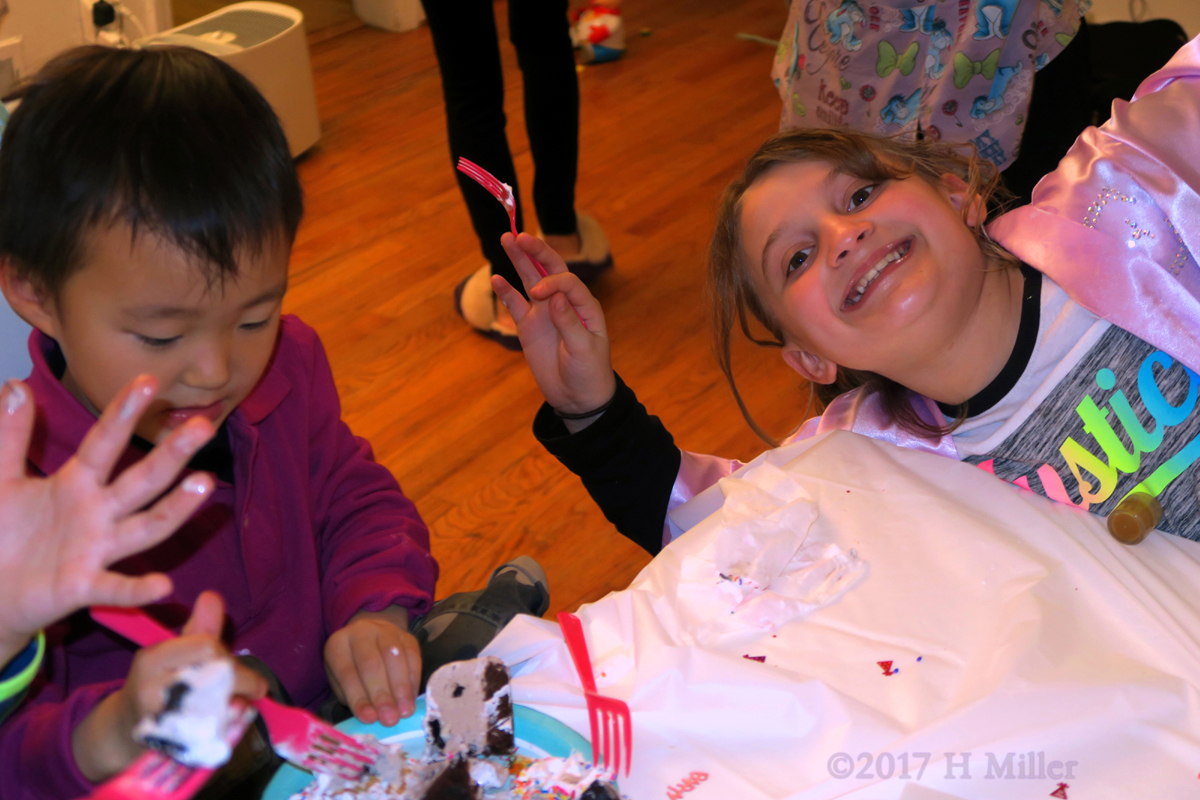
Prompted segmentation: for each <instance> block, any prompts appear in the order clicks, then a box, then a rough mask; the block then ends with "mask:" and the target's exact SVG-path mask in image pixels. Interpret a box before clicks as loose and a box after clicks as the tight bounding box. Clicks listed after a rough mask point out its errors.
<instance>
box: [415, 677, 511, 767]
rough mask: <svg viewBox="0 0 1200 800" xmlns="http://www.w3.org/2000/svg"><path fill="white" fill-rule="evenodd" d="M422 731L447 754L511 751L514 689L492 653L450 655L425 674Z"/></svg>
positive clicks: (475, 754)
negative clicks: (469, 656)
mask: <svg viewBox="0 0 1200 800" xmlns="http://www.w3.org/2000/svg"><path fill="white" fill-rule="evenodd" d="M425 736H426V737H427V739H428V740H429V743H430V744H431V745H432V746H433V747H434V748H436V750H437V751H439V752H442V753H445V754H446V756H447V757H449V758H454V757H456V756H461V755H467V756H474V757H482V758H486V757H488V756H509V755H512V754H513V749H514V748H513V710H512V689H511V687H510V686H509V683H508V668H507V667H505V666H504V662H503V661H501V660H500V659H498V658H495V657H491V656H489V657H487V658H475V659H471V660H470V661H454V662H451V663H449V664H446V665H445V666H443V667H440V668H439V669H438V670H437V671H436V672H434V673H433V675H431V676H430V677H429V683H428V685H427V686H426V688H425Z"/></svg>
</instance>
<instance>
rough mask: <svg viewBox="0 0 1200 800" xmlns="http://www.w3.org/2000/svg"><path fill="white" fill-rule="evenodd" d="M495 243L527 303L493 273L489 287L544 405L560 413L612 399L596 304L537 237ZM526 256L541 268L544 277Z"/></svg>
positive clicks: (601, 320) (612, 383) (581, 410)
mask: <svg viewBox="0 0 1200 800" xmlns="http://www.w3.org/2000/svg"><path fill="white" fill-rule="evenodd" d="M500 243H501V244H502V245H503V246H504V251H505V252H506V253H508V257H509V258H511V259H512V262H513V265H514V266H515V267H516V268H517V274H519V275H520V276H521V281H522V283H524V285H525V291H526V292H528V293H529V300H526V299H525V298H524V297H522V296H521V293H520V292H518V291H517V290H516V289H514V288H513V287H511V286H509V285H508V281H506V280H504V278H502V277H500V276H498V275H493V276H492V289H493V291H495V292H496V296H497V297H498V298H500V302H502V303H504V305H505V306H506V307H507V308H508V310H509V313H511V314H512V317H513V320H514V321H515V322H516V323H517V333H518V334H519V335H520V337H521V348H522V349H523V350H524V352H525V360H526V361H527V362H528V363H529V368H530V370H532V371H533V377H534V380H536V381H537V385H538V388H539V389H541V390H542V395H543V396H544V397H545V398H546V402H547V403H549V404H550V405H551V406H552V407H554V408H555V409H557V410H559V411H561V412H563V413H564V414H581V413H584V412H586V411H591V410H592V409H594V408H599V407H600V406H602V405H604V404H605V403H607V402H608V401H609V400H610V399H612V396H613V393H614V392H615V391H616V387H617V379H616V376H615V375H614V374H613V369H612V362H611V360H610V357H609V345H608V330H607V328H605V326H604V313H603V311H601V309H600V304H599V303H598V302H596V298H594V297H592V294H591V292H589V291H588V290H587V287H586V286H584V285H583V281H581V280H579V278H577V277H575V276H574V275H572V274H571V273H570V272H568V271H567V265H566V263H564V262H563V260H562V258H561V257H560V256H559V255H558V253H556V252H554V250H553V249H551V248H550V247H549V246H548V245H547V244H546V243H545V242H543V241H542V240H541V239H538V238H536V237H533V236H530V235H529V234H527V233H522V234H521V235H520V236H518V237H514V236H513V235H512V234H511V233H506V234H504V236H503V237H501V239H500ZM530 256H532V257H533V258H536V259H537V260H538V261H540V262H541V263H542V266H544V267H545V268H546V272H547V273H549V274H548V275H547V276H546V277H545V278H543V277H541V276H540V275H539V274H538V272H537V269H535V268H534V266H533V263H532V262H531V261H530V260H529V259H530Z"/></svg>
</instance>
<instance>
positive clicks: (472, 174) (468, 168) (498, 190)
mask: <svg viewBox="0 0 1200 800" xmlns="http://www.w3.org/2000/svg"><path fill="white" fill-rule="evenodd" d="M458 171H459V172H461V173H462V174H464V175H466V176H467V177H468V178H470V179H471V180H473V181H475V182H476V183H478V184H479V185H480V186H482V187H483V188H485V189H487V190H488V191H489V192H491V194H492V197H494V198H496V199H497V200H499V201H500V204H501V205H503V206H504V210H505V211H507V212H508V224H509V225H510V226H511V227H512V235H513V236H516V235H517V198H516V195H514V194H513V190H512V187H511V186H509V185H508V184H507V183H504V182H502V181H501V180H500V179H499V178H497V177H496V176H495V175H493V174H492V173H490V172H488V171H487V170H486V169H484V168H483V167H481V166H479V165H478V164H476V163H475V162H474V161H470V160H468V159H465V158H461V157H460V158H459V159H458ZM527 255H528V254H527ZM529 260H530V261H532V262H533V266H534V268H535V269H536V270H537V271H538V274H539V275H541V276H542V277H543V278H544V277H546V275H547V274H548V273H547V272H546V268H545V267H543V266H542V265H541V262H539V261H538V260H537V259H536V258H534V257H533V256H529Z"/></svg>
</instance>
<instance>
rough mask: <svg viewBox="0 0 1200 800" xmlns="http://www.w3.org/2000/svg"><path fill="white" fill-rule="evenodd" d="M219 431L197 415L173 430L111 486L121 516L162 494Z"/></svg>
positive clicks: (116, 509) (193, 486) (192, 487)
mask: <svg viewBox="0 0 1200 800" xmlns="http://www.w3.org/2000/svg"><path fill="white" fill-rule="evenodd" d="M215 432H216V429H215V428H214V427H213V424H212V423H211V422H209V421H208V420H206V419H204V418H202V417H194V418H192V419H190V420H188V421H187V422H186V423H185V424H183V425H181V426H180V427H179V428H177V429H176V430H174V431H172V432H171V435H170V436H168V437H167V438H166V439H164V440H163V441H162V442H161V443H159V444H158V445H157V446H156V447H155V448H154V449H153V450H151V451H150V454H149V455H147V456H146V457H145V458H143V459H141V460H140V461H138V462H137V463H136V464H134V465H133V466H132V467H130V468H129V469H127V470H125V471H124V472H122V473H121V475H120V476H119V477H118V478H117V479H116V480H115V481H113V482H112V484H111V485H110V486H109V492H110V494H111V496H112V498H113V500H114V502H115V505H116V508H115V512H116V516H117V518H118V519H120V518H121V517H124V516H126V515H127V514H131V513H133V512H134V511H135V510H137V509H139V508H141V507H143V506H144V505H146V504H147V503H149V502H150V501H151V500H153V499H154V498H155V497H158V496H159V495H160V494H162V493H163V491H164V490H165V489H166V488H167V487H168V486H170V485H171V484H172V483H173V482H174V481H175V479H176V478H177V477H178V476H179V473H180V471H181V470H183V469H184V468H185V467H186V466H187V463H188V461H189V460H191V457H192V456H193V455H195V454H196V451H197V450H199V449H200V448H201V447H203V446H204V444H205V442H207V441H208V440H209V439H211V438H212V437H213V434H214V433H215ZM126 442H128V437H126ZM186 485H187V487H188V489H189V490H194V489H195V488H196V486H195V484H194V482H193V483H190V484H186Z"/></svg>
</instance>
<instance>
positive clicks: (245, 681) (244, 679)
mask: <svg viewBox="0 0 1200 800" xmlns="http://www.w3.org/2000/svg"><path fill="white" fill-rule="evenodd" d="M233 693H234V695H235V696H237V697H245V698H246V699H247V700H261V699H262V698H264V697H266V696H267V679H266V678H264V677H263V676H262V675H260V674H258V673H257V672H255V671H254V670H252V669H250V668H249V667H247V666H246V665H245V664H242V663H241V662H239V661H236V660H234V662H233Z"/></svg>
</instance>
